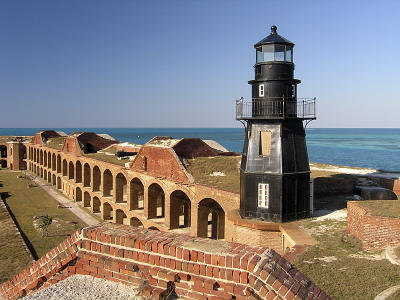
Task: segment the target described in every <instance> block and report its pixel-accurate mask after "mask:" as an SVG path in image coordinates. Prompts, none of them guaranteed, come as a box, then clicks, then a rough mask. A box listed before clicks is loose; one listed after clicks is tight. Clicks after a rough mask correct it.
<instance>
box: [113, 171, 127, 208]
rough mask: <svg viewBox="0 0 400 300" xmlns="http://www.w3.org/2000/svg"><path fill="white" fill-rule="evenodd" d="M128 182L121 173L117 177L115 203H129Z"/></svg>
mask: <svg viewBox="0 0 400 300" xmlns="http://www.w3.org/2000/svg"><path fill="white" fill-rule="evenodd" d="M127 183H128V181H127V180H126V177H125V175H124V174H122V173H121V172H120V173H118V174H117V176H116V177H115V192H116V193H115V202H117V203H128V184H127Z"/></svg>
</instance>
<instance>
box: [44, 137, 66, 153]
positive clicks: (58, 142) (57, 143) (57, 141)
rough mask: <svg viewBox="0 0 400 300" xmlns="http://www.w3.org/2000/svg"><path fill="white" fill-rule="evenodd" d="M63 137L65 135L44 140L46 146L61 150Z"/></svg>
mask: <svg viewBox="0 0 400 300" xmlns="http://www.w3.org/2000/svg"><path fill="white" fill-rule="evenodd" d="M65 139H66V137H65V136H59V137H53V138H49V139H48V140H47V142H46V146H47V147H50V148H53V149H57V150H61V149H62V148H63V147H64V142H65Z"/></svg>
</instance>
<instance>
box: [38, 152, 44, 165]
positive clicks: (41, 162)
mask: <svg viewBox="0 0 400 300" xmlns="http://www.w3.org/2000/svg"><path fill="white" fill-rule="evenodd" d="M39 157H40V165H42V166H43V150H40V156H39Z"/></svg>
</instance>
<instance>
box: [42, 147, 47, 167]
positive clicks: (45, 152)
mask: <svg viewBox="0 0 400 300" xmlns="http://www.w3.org/2000/svg"><path fill="white" fill-rule="evenodd" d="M43 166H44V167H45V168H47V151H46V150H44V152H43Z"/></svg>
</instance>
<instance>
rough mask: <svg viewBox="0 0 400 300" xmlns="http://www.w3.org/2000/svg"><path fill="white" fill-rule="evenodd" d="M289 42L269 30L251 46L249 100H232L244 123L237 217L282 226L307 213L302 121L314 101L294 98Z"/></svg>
mask: <svg viewBox="0 0 400 300" xmlns="http://www.w3.org/2000/svg"><path fill="white" fill-rule="evenodd" d="M293 47H294V44H293V43H292V42H290V41H288V40H287V39H285V38H283V37H281V36H280V35H279V34H278V33H277V27H276V26H272V27H271V34H270V35H268V36H267V37H266V38H264V39H262V40H261V41H260V42H258V43H257V44H255V45H254V48H255V49H256V64H255V66H254V69H255V79H254V80H250V81H249V84H251V86H252V100H251V101H246V100H244V99H243V98H242V99H240V100H238V101H237V102H236V119H237V120H240V121H241V122H243V124H244V125H245V128H246V130H245V141H244V147H243V156H242V162H241V166H240V215H241V217H243V218H252V219H261V220H265V221H272V222H286V221H290V220H295V219H299V218H304V217H307V216H308V215H309V212H310V199H309V198H310V168H309V163H308V154H307V146H306V140H305V130H304V127H303V121H305V122H309V121H310V120H313V119H315V98H313V99H298V98H297V85H298V84H299V83H300V80H298V79H294V68H295V65H294V63H293Z"/></svg>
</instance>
